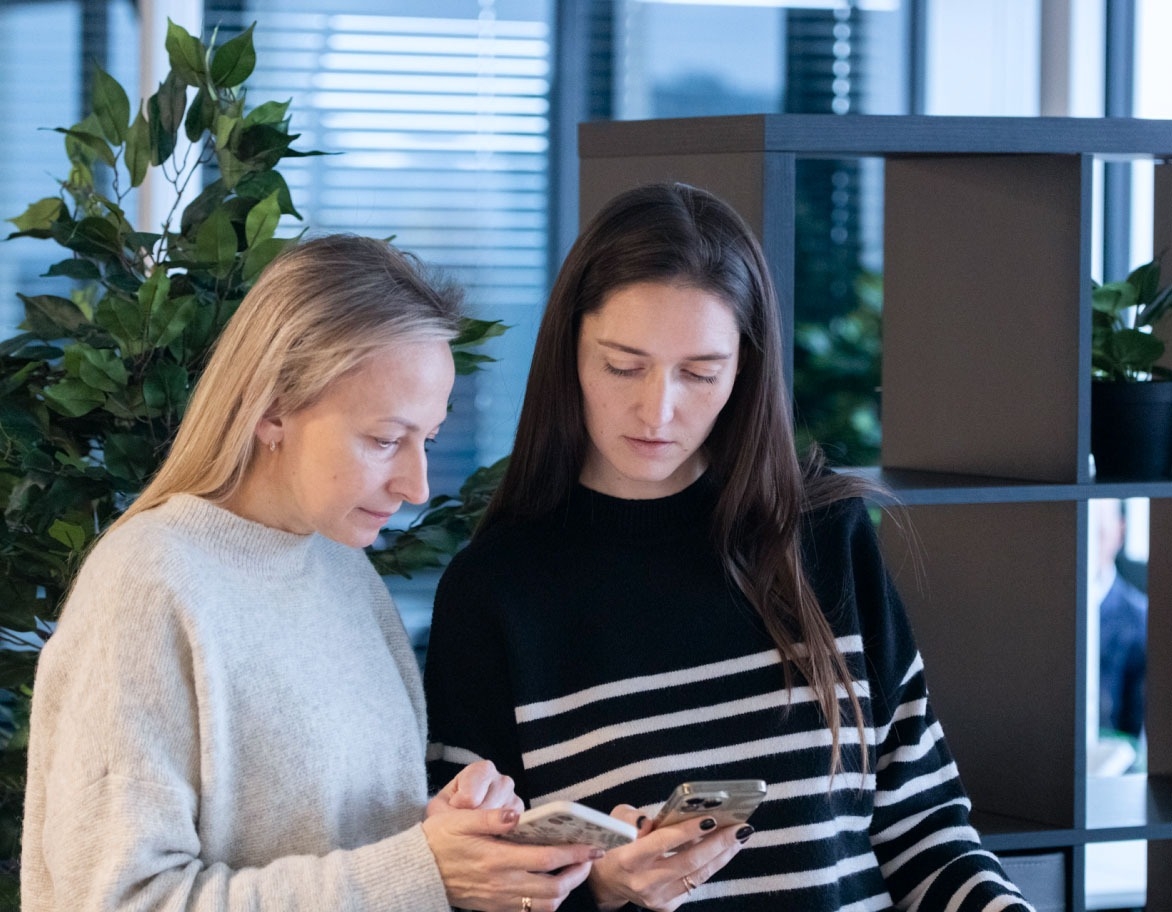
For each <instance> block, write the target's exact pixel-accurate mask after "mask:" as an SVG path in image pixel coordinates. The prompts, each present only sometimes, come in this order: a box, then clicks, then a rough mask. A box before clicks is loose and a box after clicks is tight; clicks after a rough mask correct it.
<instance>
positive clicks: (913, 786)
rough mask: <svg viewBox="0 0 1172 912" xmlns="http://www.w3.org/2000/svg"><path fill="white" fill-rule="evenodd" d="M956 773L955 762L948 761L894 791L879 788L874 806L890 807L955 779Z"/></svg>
mask: <svg viewBox="0 0 1172 912" xmlns="http://www.w3.org/2000/svg"><path fill="white" fill-rule="evenodd" d="M956 775H957V774H956V764H955V763H949V764H948V765H947V766H942V767H940V768H939V769H935V770H932V771H931V772H930V773H927V774H925V775H923V776H916V777H915V778H914V779H909V780H908V781H907V782H905V783H903V784H902V785H901V786H900V787H899V788H897V789H895V790H894V791H892V790H883V789H879V790H877V791H876V792H875V807H890V806H891V805H893V804H898V803H899V802H901V801H904V800H906V799H907V798H910V797H911V796H912V795H918V794H920V793H921V792H926V791H927V790H928V789H930V788H935V787H936V786H938V785H940V784H942V783H944V782H949V781H951V780H953V779H956Z"/></svg>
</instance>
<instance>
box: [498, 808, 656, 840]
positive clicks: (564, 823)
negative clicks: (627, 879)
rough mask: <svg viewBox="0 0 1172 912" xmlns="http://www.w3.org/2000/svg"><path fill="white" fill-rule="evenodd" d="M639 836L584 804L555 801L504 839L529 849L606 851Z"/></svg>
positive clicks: (537, 810) (532, 811) (529, 814)
mask: <svg viewBox="0 0 1172 912" xmlns="http://www.w3.org/2000/svg"><path fill="white" fill-rule="evenodd" d="M637 833H638V831H637V830H636V829H635V828H634V827H633V826H631V824H629V823H624V822H623V821H621V820H619V819H617V818H615V817H611V816H610V814H604V813H602V811H596V810H594V808H589V807H586V805H584V804H578V803H577V802H575V801H551V802H549V804H543V805H540V806H539V807H535V808H530V809H529V810H527V811H526V812H525V813H523V814H522V815H521V819H520V820H518V821H517V826H516V827H515V828H514V829H512V830H511V831H510V832H508V833H505V834H503V835H502V836H501V838H502V839H507V840H509V841H510V842H523V843H527V844H529V845H569V844H583V845H592V846H597V847H598V848H600V849H602V850H603V851H606V850H607V849H613V848H615V847H616V846H621V845H626V844H627V843H628V842H634V841H635V836H636V835H637Z"/></svg>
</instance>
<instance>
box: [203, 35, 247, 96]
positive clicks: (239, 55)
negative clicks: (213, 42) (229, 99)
mask: <svg viewBox="0 0 1172 912" xmlns="http://www.w3.org/2000/svg"><path fill="white" fill-rule="evenodd" d="M254 28H256V23H255V22H254V23H252V25H250V26H249V27H248V28H246V29H245V30H244V31H243V32H241V33H240V34H239V35H237V36H236V37H235V38H233V39H232V40H231V41H226V42H225V43H224V44H223V45H222V46H221V47H219V48H217V49H216V52H215V54H214V55H213V56H212V70H211V75H212V84H213V85H214V86H215V87H216V88H221V89H232V88H235V87H236V86H238V85H240V84H241V83H242V82H244V80H246V79H247V78H248V77H249V76H251V75H252V71H253V70H254V69H255V68H256V50H255V49H254V48H253V45H252V30H253V29H254Z"/></svg>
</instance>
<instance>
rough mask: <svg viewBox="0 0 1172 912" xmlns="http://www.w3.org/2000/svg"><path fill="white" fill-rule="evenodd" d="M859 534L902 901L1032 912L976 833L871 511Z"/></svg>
mask: <svg viewBox="0 0 1172 912" xmlns="http://www.w3.org/2000/svg"><path fill="white" fill-rule="evenodd" d="M849 529H850V531H849V537H850V541H849V549H850V551H849V561H848V566H849V568H850V576H851V578H852V580H853V585H854V590H855V591H854V593H853V594H854V597H855V600H856V602H857V604H858V606H859V615H860V622H861V625H862V633H863V638H864V652H865V655H866V659H867V663H868V669H869V675H870V688H871V705H872V712H873V714H874V724H875V732H876V734H875V737H876V748H877V758H876V764H875V806H874V815H873V819H872V826H871V842H872V845H873V847H874V850H875V854H876V856H877V858H878V859H879V863H880V866H881V868H882V870H883V873H884V878H885V880H886V882H887V886H888V890H889V891H890V893H891V896H892V899H893V900H894V902H895V905H896V907H897V908H899V909H908V910H912V912H927V910H931V909H945V908H947V909H955V910H957V912H961V910H963V912H978V910H987V912H993V910H1005V909H1010V910H1019V912H1022V910H1030V909H1031V908H1032V907H1031V906H1030V905H1029V904H1028V903H1027V902H1026V901H1025V900H1024V899H1023V898H1022V896H1021V894H1020V893H1019V892H1018V890H1017V888H1016V887H1015V886H1014V885H1013V884H1012V883H1011V882H1010V881H1009V880H1008V878H1007V877H1006V875H1005V872H1004V870H1003V869H1002V868H1001V864H1000V862H998V860H997V858H996V856H994V855H993V854H992V853H990V852H988V851H987V850H985V849H984V848H982V846H981V841H980V837H979V836H978V834H977V832H976V831H975V830H974V829H973V828H972V826H971V825H970V823H969V817H968V815H969V809H970V803H969V800H968V798H967V796H966V794H965V792H964V788H963V786H962V784H961V780H960V777H959V774H958V771H957V768H956V764H955V762H954V761H953V759H952V756H951V754H950V753H949V750H948V746H947V744H946V743H945V740H944V733H943V731H942V730H941V727H940V724H939V722H938V721H937V720H936V718H935V716H934V714H933V712H932V707H931V705H930V704H929V701H928V690H927V685H926V683H925V678H924V667H923V663H922V661H921V657H920V655H919V653H918V651H917V650H916V646H915V640H914V637H913V634H912V629H911V625H910V623H909V621H908V618H907V615H906V612H905V609H904V606H903V604H902V601H901V600H900V598H899V595H898V593H897V591H896V589H895V586H894V584H893V583H892V581H891V579H890V578H889V576H888V574H887V572H886V570H885V568H884V565H883V561H882V557H881V556H880V552H879V545H878V541H877V539H876V536H875V534H874V530H873V527H872V525H871V523H870V520H869V518H868V516H867V514H866V512H865V511H864V510H863V509H862V507H861V505H859V506H858V509H857V510H856V511H854V512H853V514H852V521H851V522H850V524H849Z"/></svg>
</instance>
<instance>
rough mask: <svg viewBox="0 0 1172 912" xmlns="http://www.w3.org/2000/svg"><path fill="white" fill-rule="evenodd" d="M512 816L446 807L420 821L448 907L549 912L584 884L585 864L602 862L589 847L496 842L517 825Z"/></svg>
mask: <svg viewBox="0 0 1172 912" xmlns="http://www.w3.org/2000/svg"><path fill="white" fill-rule="evenodd" d="M458 778H459V777H457V779H458ZM445 791H446V789H445ZM441 794H443V793H442V792H441ZM457 794H458V790H457ZM437 798H438V796H437ZM433 801H434V799H433ZM429 810H430V806H429ZM517 816H518V815H517V812H516V810H514V809H513V808H511V807H509V808H504V809H493V810H487V809H480V810H458V809H453V808H452V807H451V805H450V802H449V804H448V808H447V810H445V811H444V812H443V813H435V814H430V815H429V816H428V817H427V819H426V820H424V821H423V835H424V836H425V837H426V838H427V843H428V845H429V846H430V847H431V852H432V854H433V855H434V856H435V861H436V865H437V866H438V867H439V872H440V876H441V877H442V878H443V881H444V887H445V889H446V890H447V893H448V902H449V903H450V904H451V905H453V906H457V907H459V908H461V909H475V910H479V912H520V910H522V909H531V910H532V912H553V910H554V909H556V908H557V907H558V906H560V905H561V904H562V902H563V901H564V900H565V898H566V896H568V895H569V892H570V891H571V890H572V889H574V887H576V886H578V884H580V883H582V881H584V880H585V879H586V875H587V874H589V873H590V863H591V861H593V860H595V859H598V858H601V857H602V850H601V849H596V848H594V847H593V846H587V845H567V846H530V845H520V844H515V843H511V842H505V841H504V840H501V839H497V838H496V836H497V835H499V834H501V833H507V832H509V830H511V829H512V828H513V827H514V826H516V825H517ZM526 899H527V900H528V903H526V902H525V900H526Z"/></svg>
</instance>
